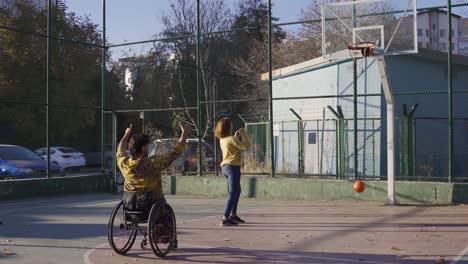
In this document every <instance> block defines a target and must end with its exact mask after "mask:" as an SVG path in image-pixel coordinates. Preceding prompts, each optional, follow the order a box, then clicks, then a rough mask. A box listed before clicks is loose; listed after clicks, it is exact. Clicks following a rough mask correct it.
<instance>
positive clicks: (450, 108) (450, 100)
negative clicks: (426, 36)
mask: <svg viewBox="0 0 468 264" xmlns="http://www.w3.org/2000/svg"><path fill="white" fill-rule="evenodd" d="M447 16H448V49H449V50H448V58H447V61H448V63H447V75H448V76H447V79H448V116H449V118H448V123H449V124H448V125H449V127H448V132H449V135H448V137H449V138H448V141H449V144H448V145H449V146H448V152H449V153H448V154H449V157H448V174H449V175H448V181H449V182H452V181H453V155H454V140H453V137H454V133H453V81H452V53H453V51H452V45H454V44H453V43H452V37H453V36H452V0H448V2H447Z"/></svg>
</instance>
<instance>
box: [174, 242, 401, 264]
mask: <svg viewBox="0 0 468 264" xmlns="http://www.w3.org/2000/svg"><path fill="white" fill-rule="evenodd" d="M180 245H182V246H186V247H198V248H205V249H212V248H213V247H209V246H201V245H189V244H180ZM223 249H226V250H227V251H234V252H244V250H243V249H241V248H223ZM255 252H258V253H264V254H265V256H267V255H277V256H284V257H301V258H308V259H321V260H332V261H344V262H357V261H358V260H356V259H342V258H327V257H318V256H307V255H302V254H293V253H277V252H271V251H266V250H255ZM359 262H360V263H371V264H398V263H394V262H381V261H370V260H362V261H359Z"/></svg>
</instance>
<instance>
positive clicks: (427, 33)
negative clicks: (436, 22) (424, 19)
mask: <svg viewBox="0 0 468 264" xmlns="http://www.w3.org/2000/svg"><path fill="white" fill-rule="evenodd" d="M426 37H429V29H426Z"/></svg>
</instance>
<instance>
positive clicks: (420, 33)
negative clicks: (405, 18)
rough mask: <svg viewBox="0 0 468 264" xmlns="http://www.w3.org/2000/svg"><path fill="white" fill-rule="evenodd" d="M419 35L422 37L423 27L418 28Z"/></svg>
mask: <svg viewBox="0 0 468 264" xmlns="http://www.w3.org/2000/svg"><path fill="white" fill-rule="evenodd" d="M418 37H422V29H420V28H418Z"/></svg>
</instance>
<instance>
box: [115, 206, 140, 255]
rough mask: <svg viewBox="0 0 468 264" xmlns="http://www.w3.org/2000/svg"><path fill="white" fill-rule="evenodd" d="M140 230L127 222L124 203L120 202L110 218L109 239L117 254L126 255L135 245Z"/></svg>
mask: <svg viewBox="0 0 468 264" xmlns="http://www.w3.org/2000/svg"><path fill="white" fill-rule="evenodd" d="M137 232H138V230H137V229H136V228H134V226H132V224H128V223H127V222H126V221H125V214H124V207H123V201H120V203H118V204H117V205H116V206H115V207H114V209H113V210H112V214H111V216H110V218H109V224H108V226H107V238H108V240H109V244H110V246H111V247H112V249H113V250H114V251H115V253H117V254H120V255H125V254H126V253H127V252H128V251H129V250H130V249H131V248H132V246H133V243H135V238H136V235H137Z"/></svg>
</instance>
